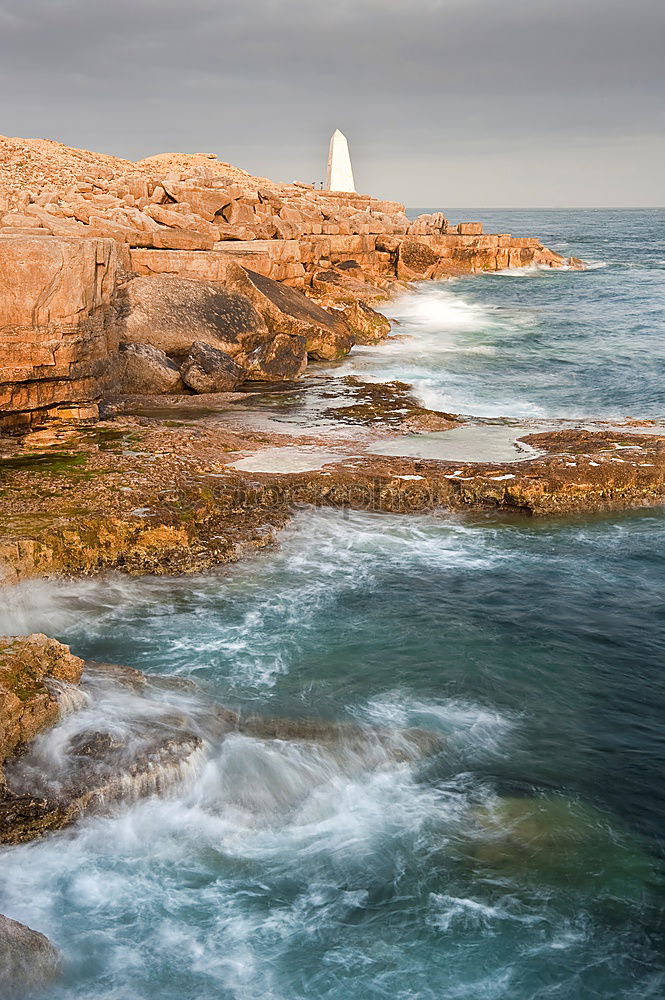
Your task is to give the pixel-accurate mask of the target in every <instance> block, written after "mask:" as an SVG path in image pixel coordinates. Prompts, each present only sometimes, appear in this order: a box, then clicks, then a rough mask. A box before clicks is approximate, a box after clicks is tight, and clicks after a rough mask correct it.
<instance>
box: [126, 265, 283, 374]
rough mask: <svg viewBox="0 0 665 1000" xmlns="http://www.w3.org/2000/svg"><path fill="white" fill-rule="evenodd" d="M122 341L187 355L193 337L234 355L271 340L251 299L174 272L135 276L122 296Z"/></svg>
mask: <svg viewBox="0 0 665 1000" xmlns="http://www.w3.org/2000/svg"><path fill="white" fill-rule="evenodd" d="M116 325H117V330H118V335H119V338H120V340H122V341H125V342H128V343H134V344H150V345H151V346H152V347H157V348H159V350H162V351H165V352H166V353H167V354H172V355H180V356H184V355H186V354H187V352H188V351H189V349H190V348H191V346H192V344H193V343H195V342H198V343H202V344H209V345H210V346H211V347H216V348H217V349H218V350H220V351H225V352H226V353H227V354H229V355H230V356H231V357H233V358H235V357H236V356H244V355H245V354H247V353H248V352H250V351H252V350H254V349H255V348H257V347H259V346H260V345H261V344H263V343H265V342H266V341H268V340H270V339H271V338H270V333H269V331H268V327H267V326H266V323H265V321H264V320H263V318H262V317H261V315H260V314H259V313H258V311H257V310H256V309H255V308H254V306H253V305H252V303H251V302H249V301H248V299H247V298H246V297H245V296H243V295H241V294H238V292H237V291H235V290H229V289H228V288H225V287H224V286H221V285H217V284H212V283H211V282H207V281H196V280H193V279H190V278H179V277H176V276H175V275H171V274H160V275H153V276H151V277H139V278H133V279H132V280H131V281H129V282H128V283H127V285H125V287H124V288H123V289H122V291H121V293H120V295H119V297H118V318H117V324H116Z"/></svg>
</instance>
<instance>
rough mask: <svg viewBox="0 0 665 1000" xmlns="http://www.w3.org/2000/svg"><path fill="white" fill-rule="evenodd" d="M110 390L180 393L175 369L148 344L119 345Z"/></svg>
mask: <svg viewBox="0 0 665 1000" xmlns="http://www.w3.org/2000/svg"><path fill="white" fill-rule="evenodd" d="M113 388H114V389H115V390H117V391H119V392H123V393H137V394H139V395H142V394H144V393H145V394H146V395H153V394H155V395H159V394H160V393H173V392H176V393H177V392H183V390H184V385H183V380H182V379H181V377H180V371H179V369H178V366H177V365H176V364H174V362H173V361H171V359H170V358H168V357H167V356H166V354H165V353H164V351H160V350H159V348H157V347H153V346H152V344H121V345H120V351H119V354H118V367H117V376H116V378H114V379H113Z"/></svg>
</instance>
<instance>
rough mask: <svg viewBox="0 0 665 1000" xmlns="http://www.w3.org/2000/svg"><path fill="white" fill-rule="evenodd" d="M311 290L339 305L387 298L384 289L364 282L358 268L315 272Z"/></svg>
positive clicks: (362, 274)
mask: <svg viewBox="0 0 665 1000" xmlns="http://www.w3.org/2000/svg"><path fill="white" fill-rule="evenodd" d="M312 290H313V291H314V292H316V293H317V294H318V295H320V296H323V297H325V298H326V299H328V300H331V301H333V302H340V303H345V302H348V303H350V302H354V301H356V300H358V299H373V300H375V301H377V302H381V301H385V300H386V299H387V298H388V295H387V293H386V291H385V289H384V288H379V287H378V286H377V285H373V284H371V283H370V282H368V281H366V280H365V275H364V273H363V271H362V269H361V268H360V267H355V268H351V267H349V268H340V267H337V268H335V269H333V268H331V269H330V270H328V271H317V272H316V273H315V274H314V275H313V276H312Z"/></svg>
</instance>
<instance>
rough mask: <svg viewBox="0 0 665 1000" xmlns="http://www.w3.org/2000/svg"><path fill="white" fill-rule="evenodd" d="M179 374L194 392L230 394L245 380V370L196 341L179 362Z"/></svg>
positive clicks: (223, 355) (220, 352)
mask: <svg viewBox="0 0 665 1000" xmlns="http://www.w3.org/2000/svg"><path fill="white" fill-rule="evenodd" d="M180 374H181V376H182V381H183V382H184V383H185V385H186V386H187V387H188V388H190V389H193V390H194V392H230V391H232V390H233V389H235V387H236V386H237V385H240V383H241V382H244V381H245V379H246V378H247V370H246V369H245V368H242V367H241V366H240V365H237V364H236V363H235V361H234V360H233V358H231V357H230V356H229V355H228V354H225V353H224V351H218V350H217V348H216V347H211V346H210V344H201V343H199V342H198V341H197V342H196V343H194V344H192V346H191V348H190V350H189V353H188V354H187V355H186V356H185V358H184V359H183V361H182V362H181V365H180Z"/></svg>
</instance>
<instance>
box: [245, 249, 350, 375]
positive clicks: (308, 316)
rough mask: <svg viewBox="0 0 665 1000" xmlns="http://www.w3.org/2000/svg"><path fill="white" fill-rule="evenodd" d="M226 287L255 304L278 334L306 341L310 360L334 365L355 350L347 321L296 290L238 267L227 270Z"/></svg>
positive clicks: (269, 325)
mask: <svg viewBox="0 0 665 1000" xmlns="http://www.w3.org/2000/svg"><path fill="white" fill-rule="evenodd" d="M226 284H227V286H228V287H229V288H232V289H234V290H235V291H236V292H239V293H241V294H242V295H245V296H246V297H247V298H248V299H249V300H250V301H251V302H252V304H253V305H254V306H255V308H256V309H257V311H258V312H259V313H260V314H261V316H262V317H263V319H264V320H265V322H266V323H267V325H268V327H269V328H270V329H271V330H272V331H273V332H274V333H275V334H277V333H282V334H290V335H291V336H299V337H304V338H305V343H306V345H307V354H308V355H309V357H310V358H313V359H314V360H316V361H334V360H336V359H337V358H342V357H344V355H345V354H348V353H349V351H350V350H351V347H352V346H353V336H352V334H351V331H350V329H349V327H348V324H347V322H346V320H345V319H344V317H343V316H342V315H340V314H337V315H332V314H331V313H329V312H326V310H325V309H322V308H321V306H318V305H317V304H316V303H315V302H312V300H311V299H308V298H307V296H306V295H303V293H302V292H299V291H298V290H297V289H296V288H290V287H289V286H288V285H283V284H280V283H279V282H277V281H273V280H272V278H266V277H265V276H264V275H262V274H257V273H256V272H255V271H251V270H250V269H249V268H246V267H242V266H241V265H240V264H236V263H229V265H228V267H227V271H226Z"/></svg>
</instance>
